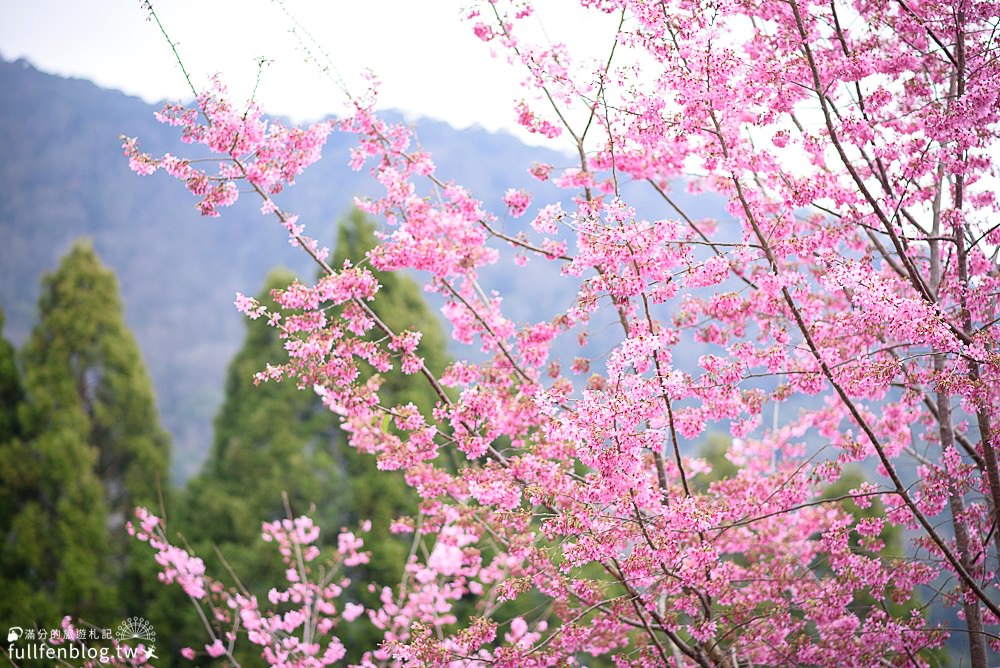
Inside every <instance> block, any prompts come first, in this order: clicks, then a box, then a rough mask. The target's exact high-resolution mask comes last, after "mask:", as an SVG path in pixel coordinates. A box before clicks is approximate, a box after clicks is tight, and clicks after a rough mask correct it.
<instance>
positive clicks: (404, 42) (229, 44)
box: [0, 0, 617, 130]
mask: <svg viewBox="0 0 1000 668" xmlns="http://www.w3.org/2000/svg"><path fill="white" fill-rule="evenodd" d="M540 4H542V5H543V11H544V13H543V14H542V15H541V16H540V17H539V18H538V20H537V26H539V27H540V26H541V25H543V24H544V30H545V36H546V37H547V38H550V39H552V40H553V41H566V42H568V43H569V44H570V45H571V47H572V46H574V45H575V46H576V47H578V48H581V49H587V48H590V47H592V46H593V45H601V46H600V47H599V48H600V49H602V50H603V49H606V48H607V46H609V45H610V43H611V40H612V39H613V37H614V34H615V28H616V27H617V26H616V23H615V22H614V20H613V18H611V19H610V20H609V18H610V17H607V16H603V15H600V14H598V15H596V16H593V17H592V18H591V19H590V20H581V18H580V16H579V12H573V13H572V14H568V13H567V10H568V6H569V4H570V3H568V2H566V0H545V2H544V3H540ZM155 7H156V11H157V13H158V15H159V16H160V19H161V20H162V22H163V24H164V27H165V28H166V30H167V31H168V33H169V34H170V36H171V38H172V39H173V41H174V42H176V44H177V48H178V50H179V52H180V54H181V57H182V58H183V60H184V63H185V65H186V66H187V68H188V69H189V70H190V71H191V73H192V76H193V78H194V79H195V83H196V85H198V86H204V84H205V82H206V81H207V78H208V76H209V75H211V74H213V73H215V72H219V73H221V74H222V75H223V78H224V80H225V82H226V83H227V85H228V86H229V88H230V90H231V92H232V93H233V94H234V97H236V98H238V99H245V98H247V97H249V95H250V93H251V91H252V90H253V86H254V82H255V79H256V74H257V65H256V63H257V61H258V60H259V59H260V58H266V59H268V60H270V61H271V63H270V64H269V65H268V66H267V67H266V68H265V69H264V71H263V75H262V80H261V83H260V87H259V89H258V94H257V98H258V99H259V100H260V101H261V103H262V105H263V106H264V108H265V109H266V110H267V111H268V112H269V113H273V114H279V115H286V116H291V117H292V118H294V119H296V120H311V119H315V118H318V117H320V116H323V115H325V114H328V113H338V112H340V111H342V110H343V109H344V106H343V102H344V97H343V94H342V93H341V92H340V90H338V88H337V86H336V85H335V84H334V83H333V81H332V80H331V79H333V78H336V77H337V76H338V75H339V77H341V78H342V80H343V81H344V82H346V84H347V86H348V88H349V89H350V90H352V91H356V90H361V86H362V84H361V83H360V78H359V75H360V73H361V72H362V71H364V69H365V68H369V67H370V68H372V70H374V71H375V72H376V74H377V75H378V76H379V78H380V79H381V80H382V89H381V98H380V99H381V104H380V106H382V107H392V108H396V109H401V110H404V111H408V112H413V113H416V114H420V115H425V116H430V117H433V118H438V119H443V120H446V121H448V122H450V123H451V124H452V125H455V126H457V127H466V126H469V125H473V124H479V125H482V126H483V127H486V128H488V129H491V130H496V129H501V128H506V129H512V128H514V127H515V123H514V118H515V114H514V111H513V100H514V98H515V97H516V96H518V95H519V93H518V88H517V86H518V81H519V80H520V78H521V76H522V73H521V72H520V71H517V70H512V68H511V67H510V66H509V65H508V64H507V63H506V61H505V60H504V59H503V58H499V59H498V58H492V57H491V55H490V46H489V45H487V44H485V43H483V42H481V41H480V40H478V39H477V38H476V37H475V36H474V35H473V34H472V29H471V25H470V24H469V23H468V22H467V21H466V20H464V16H465V14H466V13H467V10H468V7H469V2H467V1H466V0H366V1H364V2H357V1H351V2H348V1H346V0H314V1H307V0H286V2H285V3H284V5H282V4H281V3H279V2H275V1H274V0H160V1H159V2H156V3H155ZM283 7H285V8H287V10H288V11H287V13H286V12H285V11H283ZM289 14H290V15H291V16H293V17H294V19H296V20H297V21H298V22H299V23H300V24H301V25H302V26H305V28H306V30H308V32H309V33H310V34H311V35H312V37H314V38H315V40H316V42H318V43H319V44H320V45H321V48H322V49H323V50H325V52H326V55H324V54H323V53H321V52H320V51H319V49H317V48H316V47H315V46H314V45H312V44H310V43H309V41H308V38H307V37H306V36H305V35H304V34H303V33H302V32H301V31H300V32H298V33H293V32H292V29H293V27H294V22H293V20H292V19H291V18H289ZM147 16H148V13H147V12H146V11H145V10H144V9H143V8H142V7H141V6H140V2H139V0H0V54H2V56H3V57H4V58H5V59H7V60H13V59H16V58H22V57H23V58H27V59H28V60H29V61H31V62H32V63H33V64H34V65H35V66H36V67H38V68H39V69H41V70H44V71H47V72H52V73H55V74H61V75H67V76H76V77H82V78H86V79H90V80H92V81H94V82H96V83H97V84H99V85H101V86H104V87H107V88H116V89H119V90H123V91H125V92H126V93H130V94H133V95H139V96H141V97H142V98H144V99H145V100H147V101H149V102H158V101H160V100H163V99H168V100H173V101H176V100H181V99H186V98H189V97H190V93H189V92H188V89H187V86H186V84H185V82H184V79H183V77H182V75H181V73H180V70H179V68H178V67H177V64H176V62H175V59H174V57H173V55H172V53H171V52H170V48H169V45H168V44H167V42H166V40H165V39H164V38H163V37H162V35H161V34H160V32H159V29H158V28H157V26H156V24H155V23H153V22H151V21H149V20H147ZM540 34H541V33H540ZM303 44H307V45H308V46H309V47H310V48H312V49H313V50H314V52H313V55H314V60H319V61H324V62H330V63H332V65H333V66H334V68H336V74H334V75H333V76H331V77H330V78H329V79H328V78H325V77H324V75H323V74H322V73H321V71H320V69H319V67H318V66H317V65H316V63H315V62H312V63H310V62H307V54H306V52H305V51H304V50H303V47H302V45H303ZM605 52H606V51H605ZM327 57H328V59H329V60H327Z"/></svg>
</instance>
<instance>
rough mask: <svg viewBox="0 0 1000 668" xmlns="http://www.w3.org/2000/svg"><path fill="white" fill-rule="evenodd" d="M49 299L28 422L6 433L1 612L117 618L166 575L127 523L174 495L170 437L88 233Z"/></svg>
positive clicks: (31, 343)
mask: <svg viewBox="0 0 1000 668" xmlns="http://www.w3.org/2000/svg"><path fill="white" fill-rule="evenodd" d="M38 311H39V320H38V324H37V325H36V327H35V329H34V331H33V332H32V334H31V337H30V339H29V340H28V341H27V343H26V344H25V347H24V349H23V351H22V362H23V369H24V379H23V384H24V395H23V400H21V401H20V406H19V409H18V422H19V427H18V429H19V430H20V433H19V434H17V435H16V436H15V437H14V438H11V439H9V440H7V441H6V442H4V443H2V444H0V489H2V490H4V492H3V497H2V499H3V501H2V504H0V532H2V533H3V534H4V535H5V536H6V538H5V540H4V543H3V545H2V549H0V564H2V578H3V590H4V596H2V597H0V599H2V600H3V603H0V606H2V607H0V616H2V617H3V619H5V620H6V619H10V620H11V621H12V623H16V624H19V625H22V626H27V625H29V624H37V625H39V626H42V627H45V628H53V627H55V626H57V625H58V621H59V619H60V618H61V617H62V616H63V615H73V616H76V617H82V618H84V619H87V620H89V621H91V622H92V623H97V624H102V625H105V626H111V625H113V624H117V623H118V622H119V621H121V618H123V617H125V616H128V615H141V614H145V613H146V612H147V610H146V608H147V605H148V603H149V601H150V600H151V598H152V597H153V596H154V595H155V594H154V592H155V590H156V588H157V586H158V585H157V583H156V582H155V577H151V573H152V565H151V564H147V563H145V562H148V561H149V559H148V555H146V554H141V555H140V552H141V551H140V550H139V548H138V546H136V545H134V542H133V541H132V540H131V539H130V538H129V537H128V536H127V534H126V532H125V528H124V525H125V522H126V520H127V519H129V517H130V516H131V513H132V509H133V508H134V507H135V506H136V505H153V504H158V502H159V499H161V498H163V492H164V489H163V487H164V486H165V485H166V482H167V481H166V475H167V471H168V459H169V441H168V438H167V436H166V433H165V432H164V431H163V430H162V429H161V428H160V426H159V421H158V417H157V413H156V406H155V401H154V398H153V390H152V386H151V384H150V380H149V377H148V375H147V374H146V371H145V368H144V366H143V364H142V360H141V357H140V354H139V349H138V347H137V345H136V343H135V341H134V339H133V337H132V335H131V333H130V332H129V330H128V328H127V327H126V325H125V322H124V319H123V317H122V306H121V302H120V300H119V297H118V286H117V282H116V280H115V278H114V275H113V274H112V272H111V271H110V270H108V269H107V268H105V267H104V266H103V265H102V264H101V262H100V261H99V260H98V258H97V256H96V254H95V253H94V250H93V248H92V247H91V246H90V244H89V243H77V244H76V245H74V246H73V248H72V249H71V250H70V252H69V253H68V254H67V256H66V257H65V258H64V259H63V261H62V263H61V264H60V266H59V268H58V270H57V271H56V272H54V273H52V274H49V275H47V276H45V277H44V279H43V287H42V294H41V297H40V299H39V304H38Z"/></svg>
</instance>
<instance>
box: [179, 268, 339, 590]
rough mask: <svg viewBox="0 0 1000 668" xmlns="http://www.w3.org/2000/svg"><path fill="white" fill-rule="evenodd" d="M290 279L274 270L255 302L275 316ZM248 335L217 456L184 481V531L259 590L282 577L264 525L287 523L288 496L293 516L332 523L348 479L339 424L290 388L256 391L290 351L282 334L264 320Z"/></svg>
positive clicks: (268, 386) (232, 380) (223, 413)
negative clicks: (263, 374) (260, 377)
mask: <svg viewBox="0 0 1000 668" xmlns="http://www.w3.org/2000/svg"><path fill="white" fill-rule="evenodd" d="M293 279H294V275H293V274H292V273H291V272H289V271H287V270H274V271H272V272H271V273H270V274H269V275H268V277H267V280H266V282H265V286H264V288H263V289H262V290H261V292H260V294H259V295H258V297H257V298H258V299H259V300H260V302H261V303H262V304H265V305H267V306H268V308H270V309H274V308H276V306H275V303H274V300H273V299H272V298H271V292H272V290H275V289H280V288H284V287H286V286H287V285H288V284H289V283H290V282H291V281H292V280H293ZM246 327H247V330H246V337H245V338H244V341H243V347H242V348H241V349H240V351H239V352H238V353H237V355H236V357H235V358H234V359H233V361H232V362H231V364H230V365H229V371H228V373H227V376H226V394H225V399H224V401H223V405H222V408H221V409H220V411H219V414H218V416H217V417H216V419H215V438H214V441H213V444H212V450H211V452H210V454H209V457H208V460H207V461H206V463H205V466H204V469H203V470H202V472H201V473H200V474H198V475H197V476H195V477H194V478H192V479H191V481H190V482H189V483H188V488H187V492H186V495H185V498H186V501H185V505H184V510H183V512H182V515H183V517H182V521H181V527H182V530H183V531H184V532H185V537H186V538H187V539H188V540H189V541H190V542H191V543H192V545H193V546H195V547H196V548H198V549H197V552H198V553H199V554H201V555H203V556H205V558H206V560H207V561H208V562H210V565H211V562H212V561H213V553H214V550H212V549H211V548H210V547H209V546H210V545H214V546H215V547H218V548H219V551H220V552H221V553H222V555H223V557H224V558H225V559H226V561H227V562H228V564H229V566H231V567H232V569H233V571H234V572H235V573H237V574H238V575H239V576H240V577H241V578H244V581H243V584H244V585H246V586H249V587H250V588H251V589H254V587H253V585H254V584H255V583H260V584H262V585H263V584H265V583H270V584H272V585H273V583H274V581H275V577H280V574H281V573H283V572H284V570H283V569H282V568H281V564H280V562H279V561H278V559H277V556H276V555H275V554H274V549H273V547H271V546H266V545H262V544H261V542H260V534H261V523H262V522H265V521H272V520H275V519H280V518H283V517H285V516H286V514H287V510H286V509H285V506H284V500H283V496H286V497H287V500H288V503H289V506H290V510H291V511H292V512H293V513H294V514H296V515H299V514H302V513H310V514H312V515H313V516H314V518H315V519H316V520H317V522H319V523H320V524H321V525H328V524H329V523H336V522H337V521H339V518H340V507H341V505H342V496H341V495H340V494H339V493H338V489H339V488H340V486H339V484H338V483H339V481H340V479H341V476H342V473H341V470H340V468H341V467H340V466H339V465H338V464H337V462H336V458H335V452H336V448H335V447H334V442H335V440H336V439H337V438H338V432H337V428H336V420H335V416H334V415H333V414H332V413H330V412H329V411H328V410H326V409H325V408H324V407H323V406H322V404H320V403H319V402H318V401H317V400H316V397H315V395H313V394H312V393H310V392H302V391H299V390H298V389H297V388H296V386H295V384H294V383H290V382H285V383H264V384H261V385H254V381H253V377H254V374H255V373H256V372H257V371H260V370H261V369H263V368H264V366H265V365H266V364H267V363H268V362H274V361H275V360H279V359H281V357H282V356H283V355H284V354H285V353H284V349H283V341H282V340H281V338H280V337H279V332H278V330H277V329H275V328H274V327H271V326H269V325H268V324H267V323H266V322H264V321H263V320H249V321H247V324H246ZM206 547H208V548H209V549H206ZM215 565H221V564H215ZM216 572H218V571H216Z"/></svg>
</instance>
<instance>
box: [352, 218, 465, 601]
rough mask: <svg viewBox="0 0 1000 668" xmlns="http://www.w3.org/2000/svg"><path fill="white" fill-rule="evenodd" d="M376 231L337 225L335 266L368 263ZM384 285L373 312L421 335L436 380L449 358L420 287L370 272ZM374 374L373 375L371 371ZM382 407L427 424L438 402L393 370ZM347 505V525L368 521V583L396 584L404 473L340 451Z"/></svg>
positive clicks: (367, 223)
mask: <svg viewBox="0 0 1000 668" xmlns="http://www.w3.org/2000/svg"><path fill="white" fill-rule="evenodd" d="M375 244H376V238H375V225H374V223H373V222H372V221H371V220H369V219H368V218H367V217H366V216H365V215H364V213H362V212H361V211H358V210H353V211H352V212H351V213H350V215H349V216H348V217H347V219H346V220H345V221H343V222H342V223H341V225H340V228H339V230H338V235H337V245H336V248H335V250H334V257H333V266H334V267H340V266H343V263H344V260H350V261H351V262H352V263H353V264H355V265H358V264H361V263H365V262H366V258H365V254H366V253H367V252H368V251H369V250H371V249H372V248H374V247H375ZM372 273H373V274H374V275H375V278H377V279H378V281H379V282H380V283H381V284H382V288H381V289H380V290H379V291H378V294H377V296H376V299H375V301H374V303H373V304H372V308H373V310H374V311H375V313H376V314H378V316H379V318H380V319H381V320H382V322H384V323H385V324H386V325H388V326H389V328H390V329H392V330H393V331H394V332H401V331H403V330H404V329H412V330H414V331H419V332H422V333H423V336H422V337H421V339H420V346H419V348H418V351H417V352H418V354H419V355H420V356H421V357H423V358H424V363H425V364H426V365H427V368H428V369H430V370H431V372H432V373H434V374H435V375H440V374H441V372H443V371H444V368H445V367H446V366H447V365H448V362H449V357H448V353H447V344H446V340H447V339H446V337H445V334H444V331H443V330H442V328H441V323H440V321H439V320H438V318H437V316H436V315H435V314H434V312H433V311H432V310H431V309H430V307H429V306H428V305H427V302H426V300H425V299H424V297H423V295H422V294H421V291H420V286H419V285H417V283H416V282H415V281H414V280H412V279H410V278H409V277H407V276H405V275H402V274H399V273H388V272H381V271H377V270H374V269H372ZM371 372H373V370H372V371H371ZM382 377H383V379H384V382H383V383H382V387H381V390H380V394H381V396H382V403H383V404H384V405H387V406H392V405H396V404H406V403H408V402H412V403H413V405H414V406H416V407H417V408H418V409H420V412H421V413H423V414H424V415H425V416H427V417H428V418H429V417H430V415H431V411H432V410H433V408H434V404H435V402H436V401H437V397H436V396H435V394H434V393H433V392H432V391H431V390H430V388H429V387H428V386H427V383H426V382H425V381H424V379H423V378H422V377H420V376H419V375H407V374H404V373H402V372H401V371H399V370H398V369H393V370H392V371H389V372H387V373H384V374H382ZM344 451H345V455H344V460H345V463H346V467H347V480H348V486H349V488H350V491H351V493H350V499H351V504H350V507H349V508H348V512H347V515H348V523H349V524H354V523H356V522H358V521H361V520H365V519H370V520H371V521H372V531H371V533H370V534H369V536H368V538H367V541H366V544H367V546H368V547H369V549H371V551H372V559H371V562H370V563H369V565H368V568H367V571H368V572H367V576H368V578H369V579H371V580H374V581H376V582H380V583H383V584H390V583H393V582H398V581H399V578H400V576H401V575H402V565H403V564H404V563H405V561H406V550H407V549H408V546H407V545H406V544H405V543H403V542H402V541H400V540H399V539H398V538H396V537H395V536H393V535H392V534H390V532H389V525H390V523H391V522H392V520H394V519H395V518H397V517H399V516H400V515H406V514H412V513H413V512H414V511H415V509H416V506H417V500H416V496H415V495H414V494H413V493H412V490H410V488H409V487H408V486H407V485H406V483H405V481H404V480H403V476H402V473H396V474H390V473H387V472H385V471H378V470H377V468H376V465H375V457H374V456H372V455H367V454H363V453H359V452H357V451H355V450H354V449H352V448H348V447H345V448H344Z"/></svg>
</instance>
